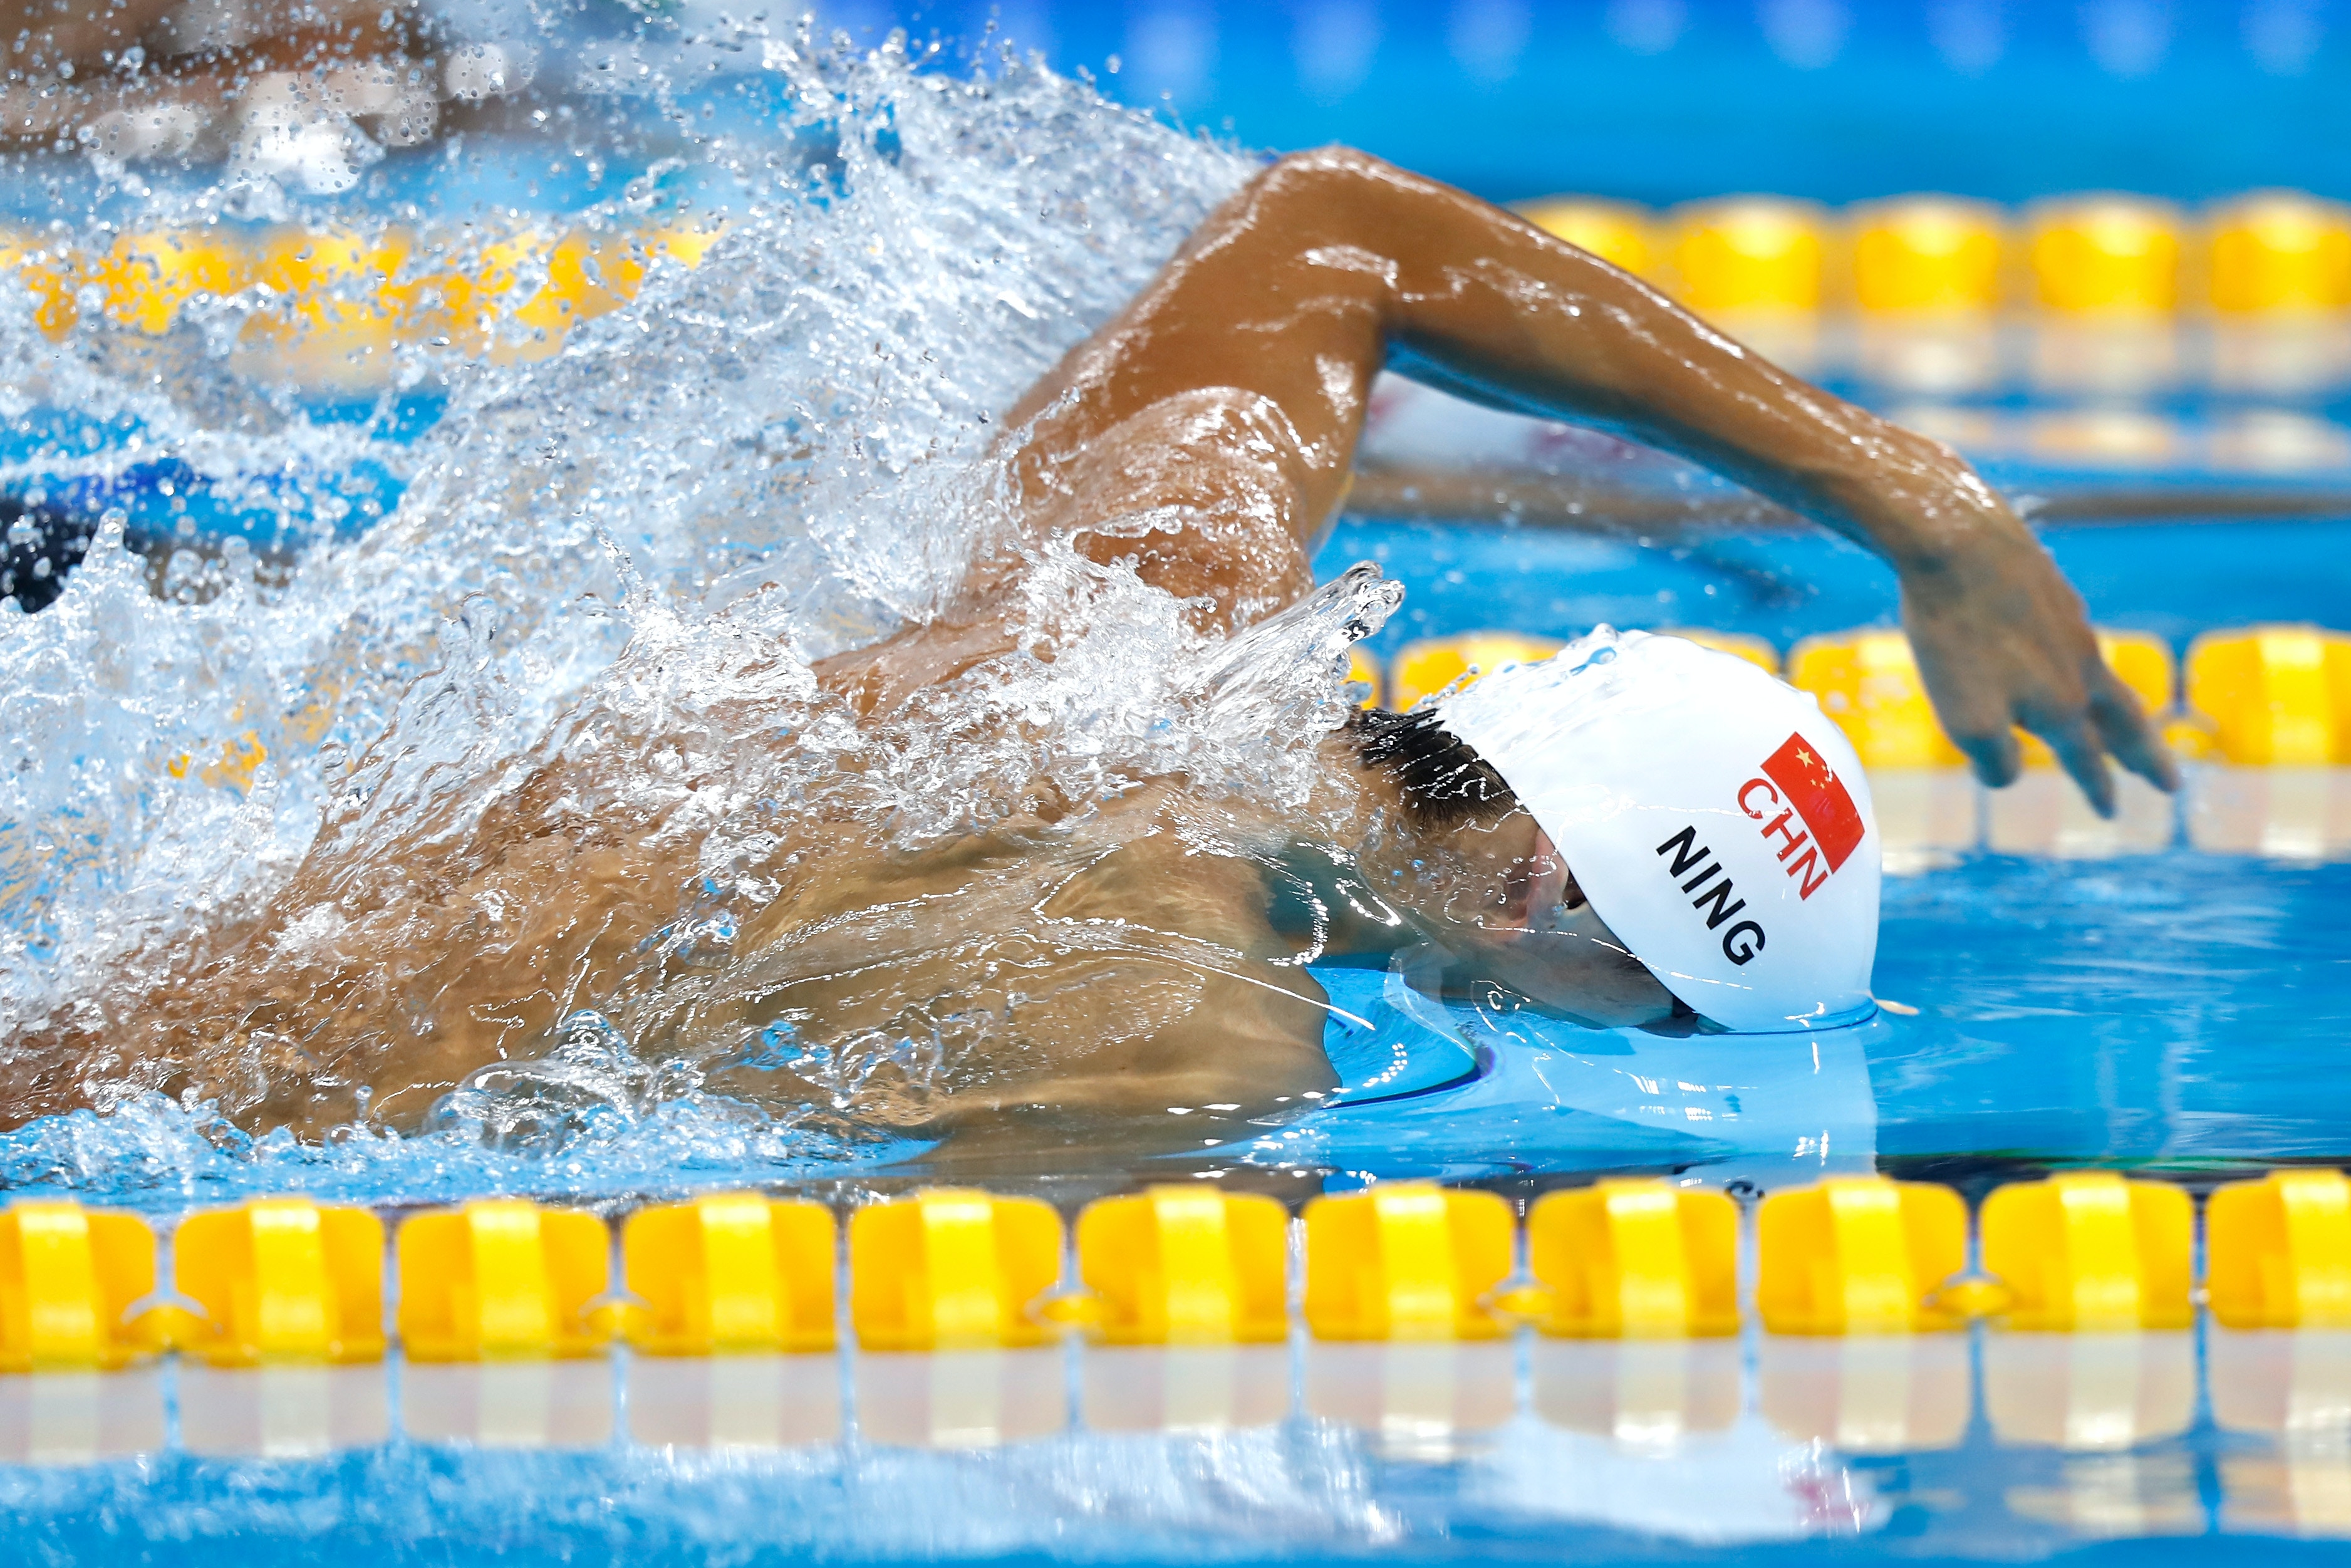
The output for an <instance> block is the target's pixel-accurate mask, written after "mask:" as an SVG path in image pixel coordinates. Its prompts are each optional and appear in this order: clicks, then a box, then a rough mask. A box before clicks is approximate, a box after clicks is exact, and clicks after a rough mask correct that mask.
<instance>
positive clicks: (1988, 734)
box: [1938, 704, 2023, 789]
mask: <svg viewBox="0 0 2351 1568" xmlns="http://www.w3.org/2000/svg"><path fill="white" fill-rule="evenodd" d="M1938 706H1942V705H1939V704H1938ZM1946 711H1948V709H1947V710H1946ZM1945 727H1946V728H1947V729H1948V730H1949V732H1950V737H1951V744H1952V745H1954V746H1956V747H1959V750H1960V751H1961V752H1962V753H1964V754H1965V755H1966V757H1967V759H1968V761H1969V763H1970V765H1971V766H1972V767H1973V768H1975V770H1976V777H1977V778H1979V779H1982V780H1983V781H1984V782H1985V783H1986V784H1988V785H1990V786H1991V788H1992V789H2003V788H2005V787H2006V786H2008V785H2011V784H2013V783H2015V782H2016V776H2017V774H2018V773H2019V772H2021V771H2022V768H2023V755H2022V752H2020V751H2019V749H2018V748H2017V744H2016V731H2015V730H2014V729H2012V728H2011V727H2010V726H2009V722H2008V716H2007V715H2006V714H2001V715H1999V716H1987V717H1985V718H1984V719H1983V720H1981V721H1980V722H1978V723H1968V722H1966V721H1964V720H1959V721H1954V720H1948V719H1947V720H1946V721H1945Z"/></svg>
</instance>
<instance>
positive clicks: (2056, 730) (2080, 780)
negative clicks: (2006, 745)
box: [2032, 714, 2115, 817]
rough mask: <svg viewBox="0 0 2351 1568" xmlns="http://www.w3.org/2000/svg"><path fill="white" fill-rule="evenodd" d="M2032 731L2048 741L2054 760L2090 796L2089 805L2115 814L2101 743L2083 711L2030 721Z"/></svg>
mask: <svg viewBox="0 0 2351 1568" xmlns="http://www.w3.org/2000/svg"><path fill="white" fill-rule="evenodd" d="M2032 733H2033V734H2035V735H2037V736H2039V737H2041V738H2042V739H2043V740H2045V741H2047V742H2048V743H2049V749H2050V750H2052V751H2053V752H2055V753H2056V754H2057V761H2058V764H2059V765H2060V766H2061V767H2063V768H2064V769H2065V771H2066V772H2067V773H2069V774H2071V775H2072V776H2073V779H2074V783H2076V784H2079V785H2080V786H2081V787H2082V793H2083V794H2085V795H2087V796H2088V797H2089V798H2090V807H2091V809H2092V810H2095V811H2096V812H2097V813H2098V815H2099V816H2101V817H2111V816H2113V815H2114V814H2115V776H2114V774H2113V773H2112V772H2110V771H2109V770H2108V769H2107V768H2106V751H2105V747H2103V746H2101V745H2099V744H2098V738H2097V737H2096V736H2095V735H2094V734H2092V733H2091V729H2090V720H2089V716H2088V715H2087V714H2077V715H2076V716H2074V717H2073V718H2072V719H2071V720H2070V721H2068V722H2065V723H2060V724H2050V723H2047V722H2046V721H2043V723H2039V724H2034V725H2032Z"/></svg>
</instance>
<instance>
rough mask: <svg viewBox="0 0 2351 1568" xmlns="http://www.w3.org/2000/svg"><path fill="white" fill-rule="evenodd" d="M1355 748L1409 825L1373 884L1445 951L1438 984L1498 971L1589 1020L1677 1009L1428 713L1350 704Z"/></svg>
mask: <svg viewBox="0 0 2351 1568" xmlns="http://www.w3.org/2000/svg"><path fill="white" fill-rule="evenodd" d="M1349 733H1350V735H1351V737H1352V738H1353V741H1354V743H1355V752H1356V756H1357V758H1358V759H1359V760H1360V761H1361V762H1362V763H1363V764H1364V766H1366V767H1368V768H1373V769H1374V770H1375V771H1376V772H1377V773H1379V774H1380V775H1381V776H1382V777H1383V778H1384V779H1385V780H1386V782H1387V784H1388V785H1389V786H1390V788H1391V789H1393V791H1394V794H1395V804H1396V806H1397V808H1398V810H1400V812H1401V814H1402V815H1403V817H1404V819H1405V821H1406V822H1407V823H1408V824H1409V825H1410V827H1411V828H1412V830H1413V840H1412V842H1413V845H1414V847H1413V850H1412V852H1411V858H1412V864H1411V869H1410V871H1409V873H1408V875H1407V873H1405V871H1404V870H1403V869H1402V868H1392V869H1394V870H1395V874H1396V875H1397V876H1398V877H1399V878H1400V879H1404V883H1408V885H1405V884H1404V883H1399V884H1384V886H1383V891H1384V893H1385V894H1387V895H1389V896H1390V897H1395V896H1398V895H1401V897H1402V902H1403V903H1404V904H1405V905H1406V906H1408V908H1409V909H1410V912H1411V913H1410V918H1411V921H1412V924H1413V925H1416V926H1417V927H1418V928H1419V929H1420V932H1421V934H1422V935H1423V936H1426V937H1427V938H1429V939H1431V940H1433V941H1434V942H1436V943H1437V945H1439V946H1441V948H1443V949H1444V950H1445V951H1446V952H1447V953H1448V954H1449V955H1450V961H1449V962H1448V963H1447V964H1446V965H1445V966H1444V974H1445V980H1446V983H1447V986H1448V988H1452V987H1456V986H1458V987H1459V988H1460V994H1462V995H1464V996H1468V995H1471V994H1474V992H1475V989H1476V988H1477V987H1479V986H1480V985H1482V984H1483V983H1485V982H1489V981H1499V982H1500V983H1501V984H1503V985H1505V986H1507V987H1509V988H1510V989H1512V990H1514V991H1517V992H1518V993H1520V995H1521V996H1522V997H1524V998H1527V999H1528V1000H1530V1001H1532V1002H1534V1003H1536V1004H1537V1005H1539V1006H1540V1007H1541V1008H1542V1009H1544V1010H1545V1011H1547V1012H1551V1013H1554V1014H1557V1015H1559V1016H1562V1017H1565V1018H1568V1019H1573V1020H1575V1021H1577V1022H1579V1023H1583V1024H1587V1025H1590V1026H1592V1027H1593V1028H1596V1029H1606V1028H1617V1027H1630V1026H1637V1025H1643V1024H1651V1023H1656V1022H1659V1021H1661V1020H1664V1019H1668V1018H1670V1017H1672V1016H1673V1015H1674V1014H1675V1012H1676V1011H1677V1009H1678V1010H1683V1011H1687V1009H1683V1008H1681V1006H1680V1004H1679V1003H1677V1001H1676V999H1675V998H1674V995H1673V993H1672V992H1670V991H1668V990H1667V989H1666V988H1665V987H1663V986H1661V985H1659V984H1658V983H1657V981H1656V977H1654V976H1652V975H1651V974H1650V973H1649V971H1648V969H1647V968H1646V967H1644V966H1643V965H1642V963H1641V962H1640V960H1638V959H1637V958H1635V957H1634V956H1633V955H1632V953H1631V952H1630V951H1629V950H1628V949H1627V948H1626V947H1625V944H1624V943H1623V942H1622V941H1620V940H1619V939H1618V938H1617V936H1616V935H1615V934H1614V932H1612V931H1610V930H1609V929H1608V926H1607V924H1606V923H1605V922H1604V921H1603V920H1602V919H1601V918H1600V917H1599V915H1597V914H1596V913H1595V912H1594V911H1593V907H1592V904H1591V901H1590V900H1588V899H1587V898H1585V897H1584V895H1583V890H1582V889H1581V888H1580V887H1579V886H1578V885H1577V883H1576V881H1575V877H1574V874H1573V873H1572V872H1571V871H1570V870H1569V869H1568V865H1567V861H1566V857H1564V856H1563V855H1562V854H1561V853H1560V852H1559V850H1558V848H1557V847H1556V846H1555V845H1553V844H1552V841H1551V837H1550V835H1549V834H1547V833H1546V832H1544V831H1543V829H1542V826H1541V823H1539V822H1538V821H1535V819H1534V818H1533V817H1532V816H1531V814H1529V813H1528V812H1527V811H1526V810H1524V808H1523V807H1521V806H1520V803H1519V800H1518V798H1517V796H1516V795H1514V794H1513V793H1512V791H1511V789H1510V785H1509V784H1508V783H1507V782H1505V781H1504V779H1503V778H1502V776H1501V775H1500V774H1499V773H1498V772H1496V771H1495V770H1494V768H1493V767H1492V766H1491V765H1490V764H1489V763H1488V762H1486V761H1485V759H1484V758H1480V757H1479V755H1478V753H1477V751H1476V750H1474V749H1473V748H1472V747H1469V746H1468V745H1467V744H1465V743H1464V742H1463V741H1462V740H1461V739H1460V737H1458V736H1455V735H1453V734H1451V733H1450V732H1448V731H1447V729H1446V727H1444V726H1443V725H1442V724H1441V723H1439V722H1438V721H1437V714H1436V712H1435V711H1434V710H1433V709H1430V708H1426V707H1424V708H1419V709H1416V711H1414V712H1412V713H1408V714H1399V713H1391V712H1387V711H1385V710H1384V709H1380V708H1367V709H1361V710H1358V711H1357V712H1356V713H1355V714H1354V716H1353V718H1352V719H1351V721H1350V724H1349Z"/></svg>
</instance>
